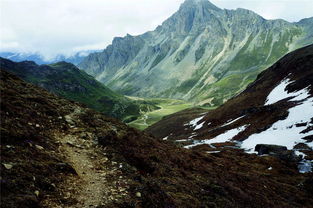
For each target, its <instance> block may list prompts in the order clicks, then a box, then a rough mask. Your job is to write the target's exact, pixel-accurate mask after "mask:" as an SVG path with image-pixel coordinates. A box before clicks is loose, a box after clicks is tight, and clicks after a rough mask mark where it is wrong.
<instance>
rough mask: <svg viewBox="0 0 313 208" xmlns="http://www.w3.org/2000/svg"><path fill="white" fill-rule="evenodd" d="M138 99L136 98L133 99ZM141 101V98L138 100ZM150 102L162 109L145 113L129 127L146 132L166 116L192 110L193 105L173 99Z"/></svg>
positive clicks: (157, 99)
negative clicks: (188, 109)
mask: <svg viewBox="0 0 313 208" xmlns="http://www.w3.org/2000/svg"><path fill="white" fill-rule="evenodd" d="M132 99H136V98H132ZM138 99H139V98H138ZM147 100H149V101H153V102H154V103H155V104H156V105H157V106H159V107H160V108H161V109H159V110H155V111H151V112H147V113H143V114H142V116H141V117H140V118H138V119H137V120H135V121H133V122H131V123H129V124H128V125H129V126H131V127H134V128H137V129H139V130H144V129H146V128H147V127H149V126H151V125H152V124H154V123H156V122H158V121H160V120H161V119H162V118H163V117H164V116H167V115H170V114H173V113H176V112H178V111H181V110H184V109H187V108H191V107H193V105H192V104H191V103H186V102H184V101H181V100H173V99H159V98H155V99H154V98H151V99H150V98H149V99H147Z"/></svg>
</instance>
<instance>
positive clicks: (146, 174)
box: [0, 70, 313, 208]
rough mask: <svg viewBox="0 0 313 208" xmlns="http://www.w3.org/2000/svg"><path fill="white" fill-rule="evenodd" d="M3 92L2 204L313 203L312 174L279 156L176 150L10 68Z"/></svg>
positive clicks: (192, 206)
mask: <svg viewBox="0 0 313 208" xmlns="http://www.w3.org/2000/svg"><path fill="white" fill-rule="evenodd" d="M0 94H1V100H0V104H1V108H0V109H1V111H0V113H1V128H0V131H1V132H0V133H1V146H0V148H1V164H0V169H1V180H0V183H1V197H0V199H1V207H3V208H15V207H21V208H34V207H48V208H50V207H51V208H52V207H110V208H111V207H173V208H176V207H179V208H187V207H188V208H196V207H251V208H261V207H286V208H291V207H292V208H294V207H307V208H309V207H311V205H312V203H313V201H312V199H313V197H312V193H313V192H312V174H300V173H298V172H297V170H296V167H294V166H293V165H288V164H286V163H284V162H282V161H280V160H277V159H275V158H267V157H258V156H256V155H252V154H246V153H244V152H239V151H237V150H234V149H229V150H227V151H225V152H223V153H220V154H218V155H217V154H207V153H201V152H196V151H193V150H189V149H183V148H179V147H177V146H176V145H173V144H172V143H171V142H168V141H162V140H159V139H156V138H153V137H151V136H149V135H147V134H145V133H143V132H139V131H136V130H135V129H132V128H129V127H128V126H126V125H125V124H123V123H120V122H119V121H117V120H115V119H111V118H107V117H105V116H104V115H103V114H100V113H98V112H96V111H93V110H91V109H87V108H84V107H82V106H81V105H80V104H78V103H75V102H71V101H68V100H65V99H62V98H59V97H57V96H55V95H53V94H51V93H49V92H47V91H46V90H43V89H42V88H39V87H36V86H34V85H32V84H29V83H26V82H24V81H22V80H21V79H19V78H17V77H16V76H14V75H12V74H10V73H8V72H6V71H3V70H0ZM73 127H74V128H73ZM270 168H272V170H269V169H270Z"/></svg>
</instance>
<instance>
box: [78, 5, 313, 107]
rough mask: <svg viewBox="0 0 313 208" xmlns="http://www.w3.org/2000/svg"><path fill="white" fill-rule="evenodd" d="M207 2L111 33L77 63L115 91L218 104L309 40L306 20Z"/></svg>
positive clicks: (312, 38) (308, 23)
mask: <svg viewBox="0 0 313 208" xmlns="http://www.w3.org/2000/svg"><path fill="white" fill-rule="evenodd" d="M211 7H212V6H211V3H210V2H208V1H201V2H200V3H195V2H194V1H186V2H184V3H183V4H182V5H181V7H180V9H179V10H178V11H177V12H176V13H175V14H173V15H172V16H171V17H170V18H168V19H167V20H165V21H164V22H163V23H162V25H160V26H158V27H157V28H156V29H155V30H154V31H150V32H147V33H144V34H142V35H139V36H131V35H127V36H125V37H123V38H114V40H113V42H112V44H111V45H109V46H108V47H107V48H106V49H105V50H103V51H102V52H98V53H93V54H90V55H89V56H87V57H86V58H85V59H84V60H83V61H82V63H81V64H80V65H79V68H80V69H82V70H85V71H86V72H87V73H89V74H91V75H92V76H95V77H96V78H97V80H99V81H101V82H103V83H105V84H106V85H108V86H109V87H111V88H112V89H114V90H117V91H118V92H120V93H122V94H126V95H132V96H138V97H140V96H142V97H164V98H180V99H181V98H183V99H185V100H189V101H190V100H191V101H193V102H201V101H203V102H204V103H203V104H207V105H220V104H222V103H223V102H224V101H226V100H227V99H229V98H230V97H232V96H234V95H235V94H237V93H238V92H240V91H241V90H243V89H244V88H245V86H247V84H248V83H250V82H251V81H253V80H254V79H255V78H256V75H257V74H258V73H259V72H260V71H262V70H263V69H265V68H266V67H268V66H270V65H271V64H273V63H274V62H275V61H277V60H278V59H279V58H281V57H282V56H283V55H284V54H286V53H287V52H289V51H291V50H293V49H296V48H298V47H301V46H304V45H305V44H308V43H310V42H313V37H312V34H311V33H312V31H311V30H310V28H311V26H312V25H313V24H312V23H311V22H310V21H308V20H307V21H305V20H303V21H302V22H301V24H300V23H299V24H298V23H289V22H287V21H284V20H265V19H264V18H262V17H261V16H259V15H257V14H256V13H254V12H252V11H250V10H246V9H237V10H227V9H224V10H222V9H219V8H217V9H216V8H213V9H212V8H211ZM242 74H245V76H243V77H242Z"/></svg>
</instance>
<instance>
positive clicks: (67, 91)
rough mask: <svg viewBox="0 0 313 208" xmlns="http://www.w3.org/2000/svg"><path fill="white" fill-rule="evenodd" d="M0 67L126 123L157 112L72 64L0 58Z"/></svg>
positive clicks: (143, 102)
mask: <svg viewBox="0 0 313 208" xmlns="http://www.w3.org/2000/svg"><path fill="white" fill-rule="evenodd" d="M0 66H1V69H3V70H6V71H9V72H12V73H14V74H15V75H17V76H19V77H20V78H22V79H24V80H26V81H28V82H31V83H33V84H35V85H37V86H40V87H42V88H45V89H46V90H48V91H50V92H53V93H55V94H57V95H60V96H62V97H65V98H67V99H71V100H74V101H77V102H80V103H83V104H85V105H87V106H88V107H90V108H93V109H95V110H98V111H100V112H103V113H105V114H106V115H109V116H113V117H115V118H119V119H122V120H125V121H132V120H134V119H136V118H137V117H139V116H140V115H141V112H142V111H144V112H146V111H149V110H152V109H157V107H156V106H155V105H153V104H149V102H145V101H132V100H130V99H128V98H126V97H124V96H123V95H120V94H118V93H115V92H113V91H112V90H110V89H109V88H107V87H106V86H104V85H103V84H101V83H100V82H98V81H97V80H95V79H94V78H93V77H92V76H90V75H88V74H86V73H85V72H84V71H81V70H79V69H78V68H77V67H76V66H74V65H73V64H70V63H66V62H58V63H55V64H50V65H37V64H36V63H35V62H32V61H23V62H18V63H17V62H13V61H10V60H8V59H3V58H1V57H0Z"/></svg>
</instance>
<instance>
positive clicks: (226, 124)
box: [221, 115, 245, 127]
mask: <svg viewBox="0 0 313 208" xmlns="http://www.w3.org/2000/svg"><path fill="white" fill-rule="evenodd" d="M243 117H245V115H243V116H240V117H239V118H236V119H234V120H230V121H227V123H225V124H223V125H222V126H221V127H224V126H228V125H230V124H232V123H235V122H236V121H238V120H240V119H242V118H243Z"/></svg>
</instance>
